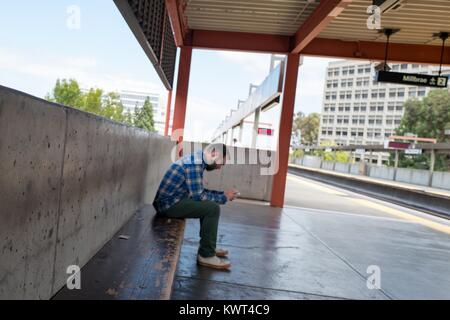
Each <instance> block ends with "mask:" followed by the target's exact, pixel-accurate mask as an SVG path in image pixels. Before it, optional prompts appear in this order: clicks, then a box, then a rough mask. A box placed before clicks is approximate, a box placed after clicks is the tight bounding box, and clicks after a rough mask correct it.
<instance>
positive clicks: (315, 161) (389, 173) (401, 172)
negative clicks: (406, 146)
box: [291, 156, 450, 190]
mask: <svg viewBox="0 0 450 320" xmlns="http://www.w3.org/2000/svg"><path fill="white" fill-rule="evenodd" d="M291 162H292V163H294V164H298V165H303V166H305V167H310V168H319V166H320V168H321V169H324V170H331V171H333V170H334V171H336V172H342V173H350V174H354V175H367V176H369V177H371V178H378V179H385V180H394V178H395V181H398V182H405V183H410V184H416V185H422V186H429V185H430V172H429V171H428V170H418V169H408V168H397V169H395V168H393V167H386V166H376V165H370V164H365V163H360V162H357V163H355V164H348V163H338V162H336V164H334V162H330V161H321V159H320V157H316V156H305V157H303V158H301V159H292V160H291ZM333 168H334V169H333ZM431 181H432V183H431V187H434V188H441V189H446V190H450V172H434V173H433V177H432V179H431Z"/></svg>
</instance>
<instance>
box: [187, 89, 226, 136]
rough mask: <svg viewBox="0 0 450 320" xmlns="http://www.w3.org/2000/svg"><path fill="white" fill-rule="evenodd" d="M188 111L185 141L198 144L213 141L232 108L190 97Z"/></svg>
mask: <svg viewBox="0 0 450 320" xmlns="http://www.w3.org/2000/svg"><path fill="white" fill-rule="evenodd" d="M186 109H187V112H186V132H185V140H187V141H196V142H197V141H210V140H211V138H212V135H213V134H214V131H215V130H216V129H217V127H218V126H219V123H220V122H221V121H222V120H223V119H225V116H226V115H227V114H228V113H229V109H230V108H229V107H227V106H223V105H221V104H220V103H218V102H215V101H211V100H206V99H203V98H200V97H189V99H188V105H187V108H186ZM199 115H201V116H199Z"/></svg>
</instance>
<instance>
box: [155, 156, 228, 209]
mask: <svg viewBox="0 0 450 320" xmlns="http://www.w3.org/2000/svg"><path fill="white" fill-rule="evenodd" d="M205 168H206V163H205V161H204V160H203V151H197V152H195V153H192V154H189V155H186V156H184V157H182V158H181V159H179V160H178V161H176V162H174V163H172V165H171V166H170V167H169V169H168V170H167V172H166V173H165V175H164V177H163V179H162V181H161V184H160V185H159V188H158V192H157V193H156V196H155V200H154V201H153V206H154V207H155V209H156V211H157V212H163V211H165V210H167V209H169V208H170V207H172V206H173V205H174V204H176V203H177V202H179V201H180V200H182V199H185V198H191V199H193V200H197V201H204V200H211V201H214V202H217V203H219V204H224V203H226V202H227V197H226V196H225V194H224V192H221V191H214V190H208V189H205V188H203V171H204V170H205Z"/></svg>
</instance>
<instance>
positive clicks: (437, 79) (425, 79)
mask: <svg viewBox="0 0 450 320" xmlns="http://www.w3.org/2000/svg"><path fill="white" fill-rule="evenodd" d="M376 79H377V81H378V82H390V83H399V84H404V85H416V86H424V87H434V88H447V84H448V77H445V76H433V75H428V74H414V73H402V72H390V71H383V70H380V71H378V72H377V75H376Z"/></svg>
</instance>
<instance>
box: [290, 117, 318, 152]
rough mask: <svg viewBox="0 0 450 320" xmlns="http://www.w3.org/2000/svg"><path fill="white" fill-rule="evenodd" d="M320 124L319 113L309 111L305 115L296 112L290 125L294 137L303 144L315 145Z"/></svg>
mask: <svg viewBox="0 0 450 320" xmlns="http://www.w3.org/2000/svg"><path fill="white" fill-rule="evenodd" d="M319 126H320V114H318V113H311V114H309V115H307V116H306V115H305V114H304V113H303V112H299V113H297V115H296V117H295V118H294V123H293V126H292V134H293V136H294V139H295V140H297V141H298V142H299V143H300V144H303V145H315V144H317V141H318V136H319Z"/></svg>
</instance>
